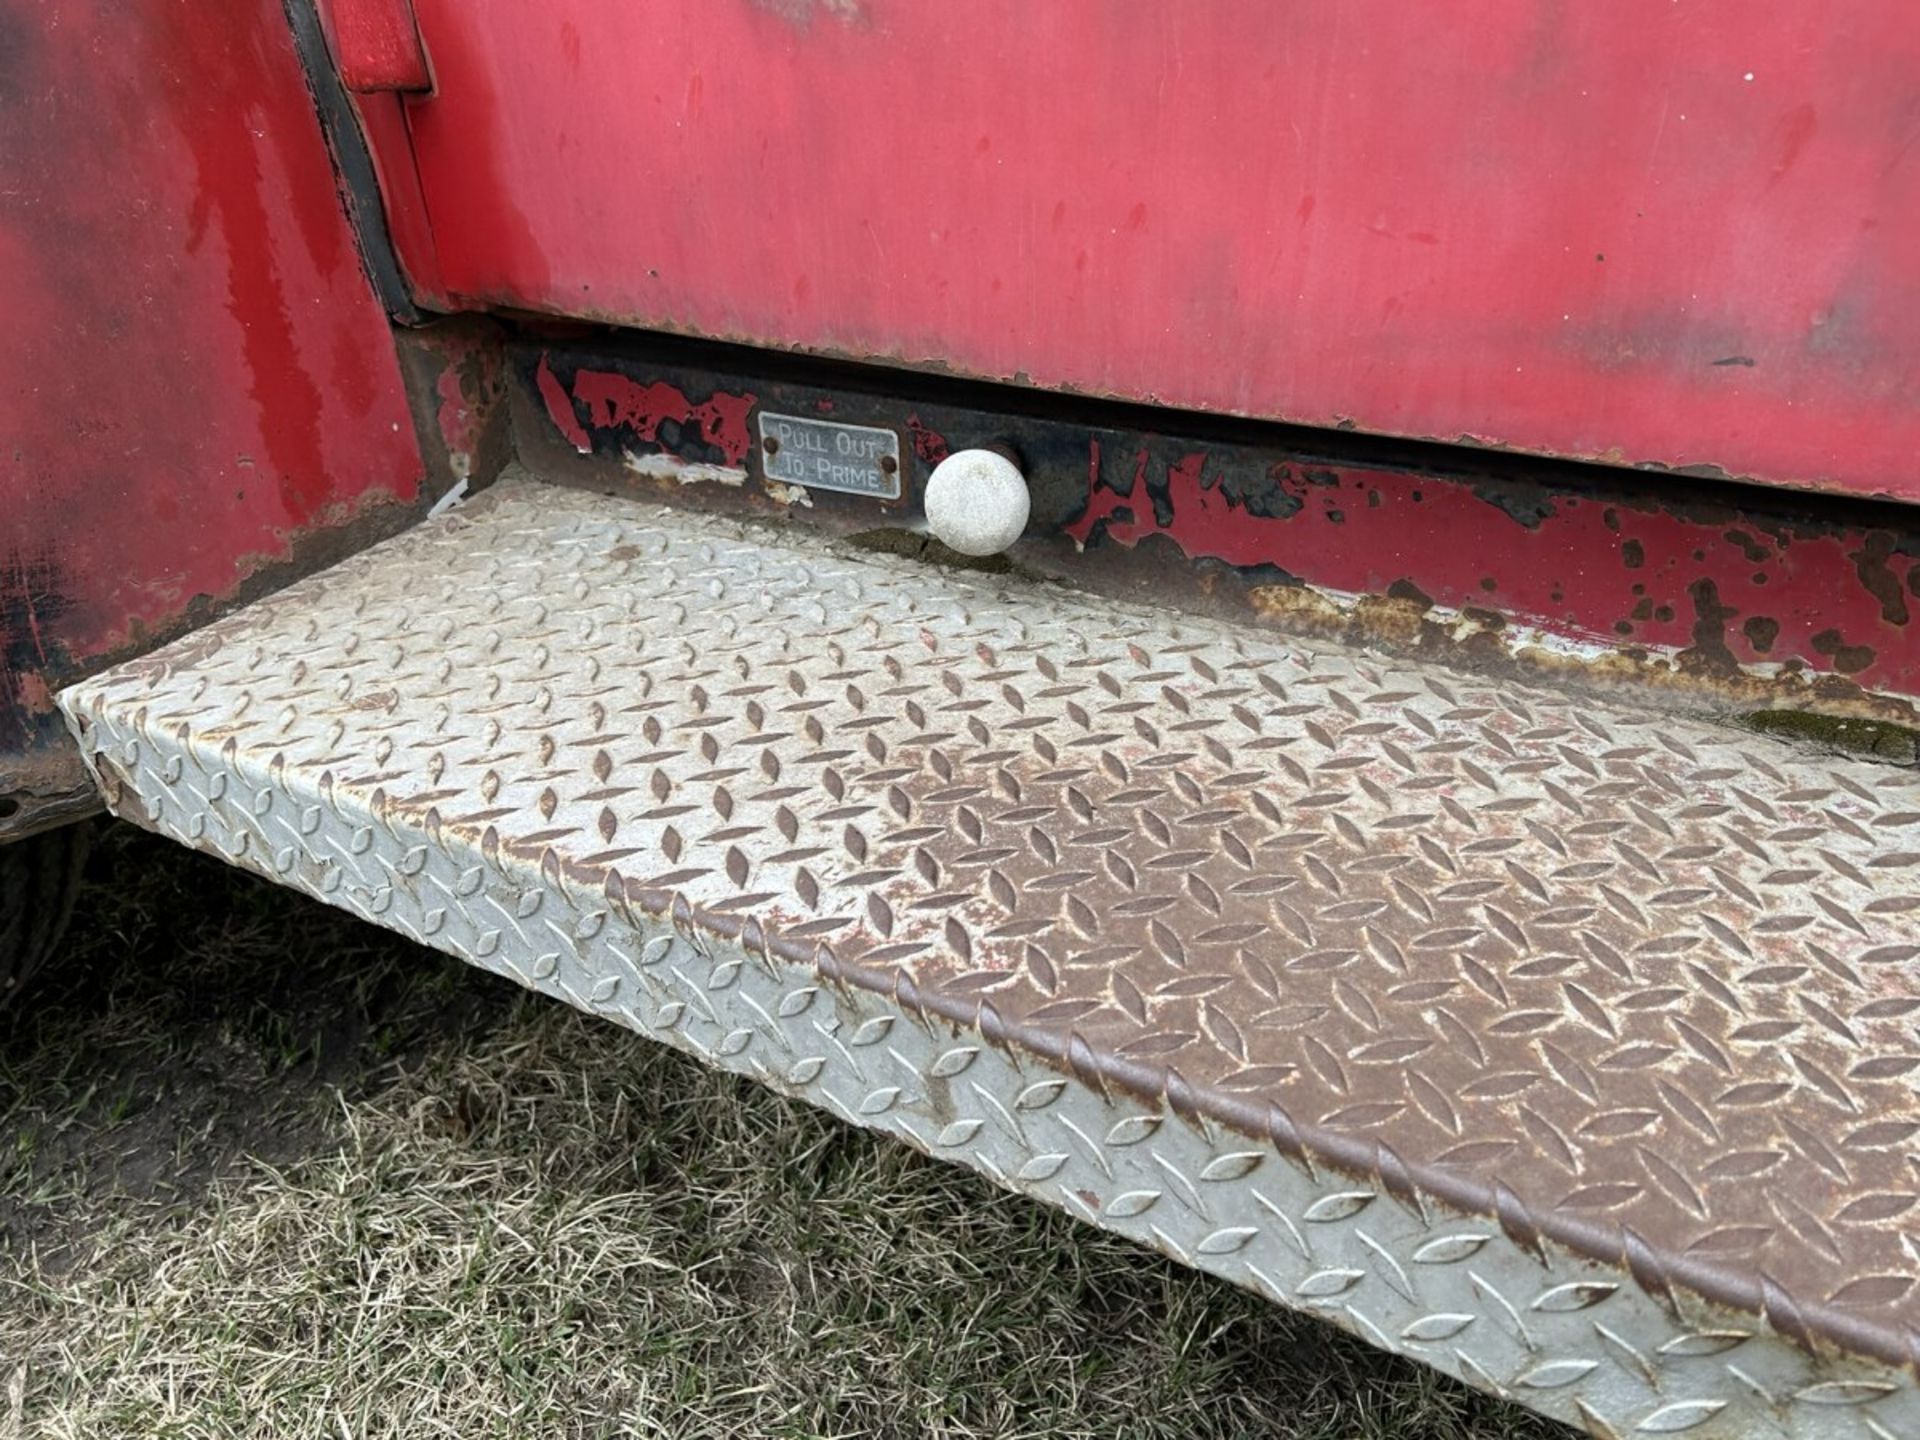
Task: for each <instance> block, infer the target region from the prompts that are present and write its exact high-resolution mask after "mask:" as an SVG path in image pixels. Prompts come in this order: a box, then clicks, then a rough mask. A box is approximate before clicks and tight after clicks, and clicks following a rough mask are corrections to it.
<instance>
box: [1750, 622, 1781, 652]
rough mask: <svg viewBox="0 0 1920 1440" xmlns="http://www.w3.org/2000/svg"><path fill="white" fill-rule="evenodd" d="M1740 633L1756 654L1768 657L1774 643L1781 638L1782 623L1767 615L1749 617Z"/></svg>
mask: <svg viewBox="0 0 1920 1440" xmlns="http://www.w3.org/2000/svg"><path fill="white" fill-rule="evenodd" d="M1740 631H1741V633H1742V634H1744V635H1745V636H1746V637H1747V643H1748V644H1749V645H1751V646H1753V648H1754V650H1755V652H1756V653H1758V654H1761V655H1766V654H1768V653H1770V652H1771V651H1772V649H1773V642H1774V641H1775V640H1777V639H1779V638H1780V622H1779V621H1778V620H1773V619H1769V618H1768V617H1767V616H1765V615H1749V616H1748V617H1747V619H1746V623H1745V624H1743V625H1742V626H1741V627H1740Z"/></svg>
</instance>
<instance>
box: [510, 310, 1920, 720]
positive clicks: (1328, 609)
mask: <svg viewBox="0 0 1920 1440" xmlns="http://www.w3.org/2000/svg"><path fill="white" fill-rule="evenodd" d="M511 373H512V378H513V388H514V393H515V398H516V403H517V405H518V413H517V421H516V424H517V430H518V440H519V445H520V449H521V453H522V455H523V457H524V458H525V459H526V460H527V461H528V462H529V463H530V464H532V465H534V466H535V467H536V468H538V469H539V470H540V472H541V473H542V474H543V475H550V476H556V477H559V476H564V477H566V478H567V479H569V480H571V481H577V482H580V483H586V484H591V485H598V486H618V487H622V488H625V489H627V490H629V491H630V492H633V493H639V494H644V495H648V496H653V497H658V498H662V499H669V500H671V501H673V502H674V503H678V504H689V505H695V506H701V507H704V508H709V509H725V510H732V511H735V512H740V513H759V514H767V515H780V516H784V517H789V518H794V519H800V520H804V521H805V522H807V523H809V524H813V525H816V526H819V527H821V528H824V529H830V530H838V531H843V532H844V531H854V530H862V529H871V528H875V527H885V526H899V525H903V524H911V523H913V522H914V521H915V520H916V519H917V518H918V517H919V514H920V504H919V496H920V491H921V489H922V487H923V486H924V484H925V481H926V478H927V475H928V473H929V472H930V471H931V469H932V467H933V465H935V464H936V463H938V461H939V460H940V459H941V458H942V457H943V456H945V455H946V454H947V453H948V450H949V449H953V448H963V447H965V446H970V445H1000V446H1004V447H1006V448H1007V449H1009V450H1010V451H1011V452H1012V453H1015V454H1017V455H1018V456H1019V457H1020V459H1021V462H1022V465H1023V468H1024V470H1025V472H1026V475H1027V478H1028V481H1029V483H1030V485H1031V486H1032V489H1033V499H1034V512H1033V520H1032V522H1031V523H1030V525H1029V527H1028V531H1027V537H1026V540H1025V541H1024V543H1023V544H1022V545H1021V547H1020V548H1019V550H1018V552H1017V558H1018V560H1019V563H1021V564H1022V565H1024V566H1026V567H1027V568H1029V569H1030V570H1033V571H1037V572H1041V573H1046V574H1052V575H1057V576H1060V577H1062V578H1067V579H1071V580H1072V581H1073V582H1074V583H1076V584H1079V585H1083V586H1086V587H1088V588H1092V589H1098V590H1104V591H1107V592H1113V593H1132V594H1135V595H1146V596H1152V597H1153V598H1156V599H1165V600H1168V601H1171V602H1173V603H1176V604H1181V605H1185V606H1189V607H1192V606H1201V607H1204V608H1209V609H1212V610H1215V611H1217V612H1220V613H1222V614H1226V615H1229V616H1237V617H1241V618H1253V619H1260V620H1267V621H1272V622H1274V623H1277V624H1278V625H1280V626H1282V627H1285V628H1288V629H1292V630H1296V631H1298V630H1305V631H1309V632H1313V633H1319V634H1323V635H1328V636H1331V637H1337V638H1340V639H1342V640H1344V641H1353V642H1366V643H1375V644H1383V645H1388V646H1392V647H1393V648H1395V649H1398V650H1401V651H1404V652H1411V653H1418V654H1421V655H1423V656H1426V657H1429V658H1435V659H1442V660H1446V661H1448V662H1450V663H1454V664H1465V665H1469V666H1472V667H1476V668H1481V669H1486V668H1489V667H1496V668H1497V667H1502V666H1504V667H1505V668H1507V669H1509V670H1511V669H1513V668H1515V667H1519V668H1524V669H1527V670H1530V671H1533V672H1536V673H1541V672H1545V673H1550V674H1552V675H1554V676H1555V677H1557V678H1575V677H1579V676H1584V677H1585V678H1587V679H1588V680H1592V681H1599V682H1602V683H1605V684H1612V683H1615V682H1621V683H1626V684H1630V685H1635V686H1640V687H1654V688H1657V689H1659V690H1661V691H1663V692H1666V693H1668V694H1670V695H1671V696H1672V697H1673V698H1674V699H1675V700H1676V701H1678V702H1679V703H1681V704H1685V703H1687V702H1688V700H1689V698H1691V700H1692V703H1694V704H1695V705H1705V706H1709V707H1712V708H1716V709H1722V710H1728V711H1755V710H1765V709H1770V708H1779V707H1801V708H1808V709H1813V710H1819V711H1823V712H1826V713H1831V714H1848V715H1860V716H1867V717H1872V718H1878V719H1882V720H1887V721H1891V722H1895V723H1904V724H1907V725H1912V724H1913V723H1914V722H1915V719H1916V715H1915V711H1914V706H1913V697H1915V696H1920V624H1915V623H1914V620H1913V614H1914V612H1915V611H1916V610H1917V609H1920V562H1916V558H1915V557H1916V556H1920V513H1916V512H1915V511H1914V510H1913V509H1912V508H1911V507H1906V506H1892V505H1881V506H1873V505H1864V504H1859V503H1854V502H1845V501H1838V500H1835V499H1833V498H1831V497H1814V496H1802V495H1782V494H1780V493H1778V492H1770V491H1766V490H1757V489H1754V488H1751V487H1739V486H1731V485H1713V484H1707V483H1704V482H1685V481H1681V480H1678V479H1673V478H1668V479H1665V480H1662V481H1660V482H1658V484H1654V483H1652V482H1649V481H1647V480H1646V479H1645V478H1644V477H1623V476H1620V475H1618V474H1614V473H1610V472H1605V471H1599V470H1596V469H1594V468H1592V467H1584V468H1583V467H1576V466H1557V467H1556V466H1552V465H1548V464H1545V463H1542V462H1538V461H1523V460H1517V459H1514V458H1507V459H1501V458H1498V457H1490V456H1486V455H1478V454H1474V453H1471V452H1467V451H1464V450H1447V449H1442V448H1441V447H1434V446H1428V447H1424V448H1420V447H1406V446H1400V447H1396V446H1391V445H1385V444H1383V443H1382V442H1381V441H1379V440H1377V439H1372V438H1369V437H1360V436H1343V435H1339V434H1335V433H1331V432H1318V433H1315V432H1307V431H1301V430H1297V429H1286V428H1283V427H1264V428H1262V427H1253V426H1247V425H1240V426H1237V427H1229V426H1221V425H1218V424H1215V425H1213V426H1211V427H1209V424H1208V422H1207V421H1206V420H1205V418H1204V417H1197V416H1192V415H1178V414H1173V413H1169V412H1165V411H1157V412H1156V411H1150V410H1142V409H1139V408H1137V407H1135V408H1130V407H1117V406H1111V405H1100V404H1096V403H1093V402H1089V401H1086V400H1084V399H1078V398H1072V397H1052V399H1051V403H1036V402H1035V400H1034V399H1033V398H1032V397H1023V396H1021V395H1020V394H1019V392H1016V391H1010V390H1006V389H990V388H988V387H984V386H977V385H974V386H968V385H958V384H954V383H951V382H949V383H946V384H937V383H933V382H925V381H922V382H919V383H915V382H913V381H910V380H907V379H905V378H902V377H899V376H889V375H885V374H884V373H883V374H878V375H876V374H875V373H873V372H866V373H865V374H862V373H860V372H857V371H852V370H850V369H847V368H845V367H843V368H841V369H839V370H837V371H835V370H832V369H830V368H829V369H827V370H825V371H824V372H823V371H821V370H819V369H818V368H816V369H815V370H814V371H813V372H812V373H811V374H809V372H808V371H806V370H804V369H800V368H798V367H794V366H792V365H790V364H789V365H788V366H786V367H784V368H783V367H782V365H781V362H780V361H779V359H778V358H777V357H774V356H769V355H765V354H754V353H751V352H739V351H723V350H719V349H718V348H715V347H708V348H706V349H702V348H701V347H698V346H688V345H681V346H674V345H672V344H671V343H662V342H659V341H652V342H649V343H648V344H647V345H646V346H644V347H639V346H625V347H622V346H620V345H618V344H616V343H610V342H608V341H606V340H604V339H601V340H597V341H596V340H584V341H582V340H576V341H573V342H564V341H559V340H556V341H554V342H552V343H549V344H544V345H537V346H536V345H523V346H518V347H516V348H515V350H514V353H513V357H512V362H511ZM768 411H775V412H781V413H793V414H803V415H811V414H817V415H820V416H822V417H824V418H828V419H833V420H838V421H843V422H849V423H858V424H867V425H882V426H886V427H889V428H891V429H892V430H893V431H895V432H896V433H897V434H899V435H900V437H901V439H902V450H901V455H902V457H903V459H904V460H905V462H906V479H907V481H908V484H907V485H906V486H905V492H904V494H903V495H901V496H900V497H899V500H898V502H897V503H879V502H876V501H874V500H872V499H870V498H857V497H855V498H850V497H847V496H843V495H836V494H833V493H831V492H829V491H825V490H818V489H816V490H807V489H804V488H802V487H798V486H794V485H791V484H788V483H783V482H782V481H781V480H779V479H778V478H777V477H775V476H773V475H771V474H769V472H768V468H767V465H766V462H765V458H764V456H762V455H760V454H758V453H756V452H755V450H754V447H753V444H752V435H753V428H754V424H755V417H756V416H759V415H764V414H765V413H767V412H768Z"/></svg>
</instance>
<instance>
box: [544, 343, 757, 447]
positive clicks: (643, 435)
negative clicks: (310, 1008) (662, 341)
mask: <svg viewBox="0 0 1920 1440" xmlns="http://www.w3.org/2000/svg"><path fill="white" fill-rule="evenodd" d="M541 366H542V368H541V371H540V389H541V393H542V394H543V395H547V396H548V401H547V408H548V411H549V412H550V413H551V412H552V410H553V408H554V407H553V400H552V395H551V392H550V391H549V390H548V389H547V380H548V379H549V378H550V377H551V374H552V372H551V371H549V370H547V369H546V368H545V366H546V362H545V360H544V358H543V359H542V361H541ZM555 383H556V385H557V384H558V382H557V381H556V382H555ZM563 398H564V397H563ZM573 398H574V399H575V400H578V401H579V402H581V403H582V404H584V405H585V406H586V407H587V419H588V423H589V424H592V425H594V426H596V427H600V426H607V425H625V426H627V427H628V428H629V429H631V430H632V431H633V432H634V434H635V435H636V436H638V437H639V438H640V439H642V440H646V441H650V442H653V443H658V442H659V439H660V427H661V426H662V425H668V424H675V425H698V426H699V427H700V434H701V436H702V438H703V439H705V440H706V442H707V443H708V444H709V445H713V446H716V447H718V449H719V451H720V453H721V454H722V455H724V456H725V457H726V461H727V463H728V464H729V465H744V464H746V463H747V455H748V453H749V452H750V451H751V450H752V448H753V440H752V437H751V436H750V435H749V433H748V430H747V417H748V415H749V414H751V413H752V411H753V406H754V397H753V396H751V395H735V394H728V393H726V392H725V391H716V392H715V393H714V394H713V395H711V396H710V397H708V398H707V399H705V400H702V401H701V402H699V403H698V404H695V403H694V402H693V401H691V400H689V399H687V397H686V396H685V395H684V394H683V393H682V392H681V391H680V390H678V389H677V388H675V387H674V386H672V385H669V384H667V383H666V382H665V381H664V380H659V381H655V382H654V383H653V384H651V385H641V384H639V383H637V382H635V381H632V380H629V379H628V378H627V377H626V376H624V375H615V374H611V373H609V372H606V371H601V370H581V371H578V372H576V373H575V375H574V377H573ZM566 409H567V413H568V414H569V415H572V414H573V407H572V404H571V402H569V403H568V404H567V406H566ZM555 418H556V422H558V419H559V417H557V416H556V417H555ZM573 423H574V425H575V426H576V428H577V427H578V426H579V421H578V419H575V420H574V422H573ZM561 428H562V430H565V429H566V426H565V424H564V423H562V424H561ZM567 438H568V439H570V440H574V444H575V446H576V447H577V448H578V449H580V450H581V451H582V452H584V451H586V450H587V449H589V448H591V447H590V446H589V445H588V444H587V443H585V442H586V432H585V431H584V430H582V431H581V433H580V437H579V438H578V439H577V440H575V439H574V437H573V436H572V435H571V434H569V435H568V437H567Z"/></svg>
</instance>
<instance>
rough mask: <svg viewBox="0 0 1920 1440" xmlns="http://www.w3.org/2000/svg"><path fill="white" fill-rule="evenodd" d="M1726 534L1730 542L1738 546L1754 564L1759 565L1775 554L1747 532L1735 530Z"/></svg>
mask: <svg viewBox="0 0 1920 1440" xmlns="http://www.w3.org/2000/svg"><path fill="white" fill-rule="evenodd" d="M1725 533H1726V538H1727V539H1728V541H1730V542H1731V543H1732V544H1735V545H1738V546H1739V547H1740V553H1741V554H1742V555H1745V556H1746V557H1747V559H1748V560H1749V561H1751V562H1752V563H1753V564H1755V565H1758V564H1759V563H1760V562H1761V561H1763V560H1767V559H1770V558H1771V557H1772V554H1773V552H1772V551H1771V550H1769V549H1767V547H1766V546H1764V545H1762V544H1761V543H1760V542H1759V541H1758V540H1756V539H1754V538H1753V536H1751V535H1749V534H1748V533H1747V532H1746V531H1744V530H1739V529H1735V530H1728V531H1726V532H1725Z"/></svg>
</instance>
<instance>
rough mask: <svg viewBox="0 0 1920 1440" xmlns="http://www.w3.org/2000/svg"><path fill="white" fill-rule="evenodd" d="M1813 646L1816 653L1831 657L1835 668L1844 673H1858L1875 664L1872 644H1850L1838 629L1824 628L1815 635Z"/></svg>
mask: <svg viewBox="0 0 1920 1440" xmlns="http://www.w3.org/2000/svg"><path fill="white" fill-rule="evenodd" d="M1813 648H1814V652H1815V653H1816V654H1819V655H1825V656H1827V657H1828V658H1829V659H1831V660H1832V661H1833V668H1834V669H1836V670H1838V671H1839V672H1840V673H1841V674H1842V675H1858V674H1859V673H1860V672H1861V671H1862V670H1864V669H1866V668H1867V667H1868V666H1869V665H1871V664H1873V659H1874V652H1873V647H1872V646H1871V645H1849V644H1847V643H1846V642H1845V640H1844V639H1843V638H1842V636H1841V634H1840V632H1839V631H1838V630H1822V631H1821V632H1820V633H1819V634H1818V635H1816V636H1814V637H1813Z"/></svg>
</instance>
